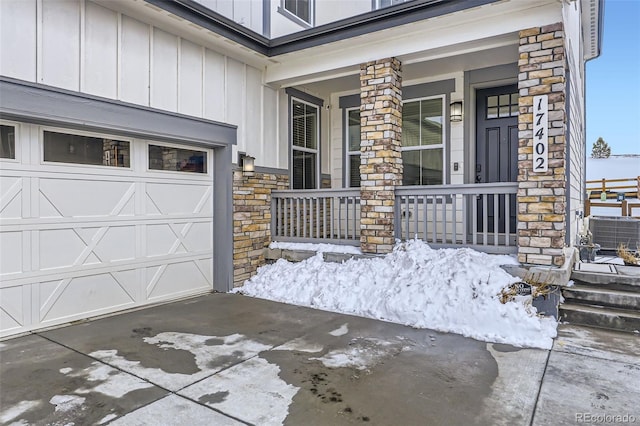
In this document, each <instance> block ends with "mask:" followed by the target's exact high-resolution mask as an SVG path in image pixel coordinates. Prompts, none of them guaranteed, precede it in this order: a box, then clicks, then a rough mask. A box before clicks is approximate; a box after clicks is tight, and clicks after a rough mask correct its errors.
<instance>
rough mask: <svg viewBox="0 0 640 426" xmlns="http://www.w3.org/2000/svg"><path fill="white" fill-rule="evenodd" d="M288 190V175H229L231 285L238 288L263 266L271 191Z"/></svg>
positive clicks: (267, 243) (267, 234)
mask: <svg viewBox="0 0 640 426" xmlns="http://www.w3.org/2000/svg"><path fill="white" fill-rule="evenodd" d="M282 189H289V176H288V175H283V174H275V173H259V172H242V170H236V171H234V173H233V269H234V274H233V284H234V286H240V285H242V283H243V282H244V281H245V280H247V279H249V278H251V277H252V276H253V275H255V272H256V270H257V269H258V267H260V266H262V265H264V263H265V259H264V249H265V248H266V247H268V246H269V244H270V243H271V191H272V190H282Z"/></svg>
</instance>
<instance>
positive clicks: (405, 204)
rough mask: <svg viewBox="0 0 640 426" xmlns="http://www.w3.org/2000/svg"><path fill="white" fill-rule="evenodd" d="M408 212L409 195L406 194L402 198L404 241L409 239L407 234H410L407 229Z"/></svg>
mask: <svg viewBox="0 0 640 426" xmlns="http://www.w3.org/2000/svg"><path fill="white" fill-rule="evenodd" d="M409 213H410V210H409V196H408V195H407V196H406V197H405V198H404V219H405V221H404V240H405V241H406V240H408V239H409V235H410V234H409V232H410V231H409V219H410V218H409Z"/></svg>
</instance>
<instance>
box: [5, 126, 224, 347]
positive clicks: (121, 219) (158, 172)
mask: <svg viewBox="0 0 640 426" xmlns="http://www.w3.org/2000/svg"><path fill="white" fill-rule="evenodd" d="M0 124H2V148H1V151H0V154H1V155H0V156H1V157H2V158H0V167H1V170H0V280H1V281H0V282H1V285H0V328H1V335H3V336H6V335H10V334H15V333H19V332H22V331H27V330H31V329H36V328H42V327H47V326H50V325H55V324H61V323H66V322H69V321H73V320H78V319H82V318H87V317H90V316H94V315H99V314H105V313H109V312H114V311H117V310H121V309H126V308H131V307H134V306H140V305H145V304H149V303H154V302H158V301H163V300H169V299H174V298H179V297H183V296H187V295H193V294H197V293H202V292H206V291H211V290H212V288H213V170H212V166H213V161H212V160H213V151H212V150H208V149H204V148H200V147H190V146H185V145H180V144H168V143H161V142H152V141H145V140H139V139H131V138H126V137H122V136H114V135H104V134H96V133H87V132H79V131H75V130H73V131H72V130H68V129H60V128H49V127H42V126H37V125H32V124H24V123H14V122H7V121H3V122H2V123H0Z"/></svg>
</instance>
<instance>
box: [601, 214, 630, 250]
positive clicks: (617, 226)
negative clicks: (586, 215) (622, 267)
mask: <svg viewBox="0 0 640 426" xmlns="http://www.w3.org/2000/svg"><path fill="white" fill-rule="evenodd" d="M589 230H590V231H591V234H592V235H593V242H594V243H595V244H600V247H601V249H600V250H601V251H603V250H613V251H615V250H617V248H618V246H619V245H620V244H624V245H625V246H627V248H629V249H630V250H634V251H635V250H637V249H638V248H640V219H634V218H631V217H610V216H592V217H591V218H590V219H589Z"/></svg>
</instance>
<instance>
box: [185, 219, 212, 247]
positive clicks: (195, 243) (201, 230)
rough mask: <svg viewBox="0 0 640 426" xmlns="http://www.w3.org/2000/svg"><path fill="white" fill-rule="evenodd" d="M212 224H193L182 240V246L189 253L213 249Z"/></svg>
mask: <svg viewBox="0 0 640 426" xmlns="http://www.w3.org/2000/svg"><path fill="white" fill-rule="evenodd" d="M212 235H213V224H212V223H211V222H200V223H193V224H192V225H191V227H190V228H189V229H188V231H187V233H186V235H185V236H184V238H183V241H184V245H185V246H186V248H187V250H189V251H190V252H200V251H208V250H212V249H213V239H212V238H210V237H211V236H212Z"/></svg>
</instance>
